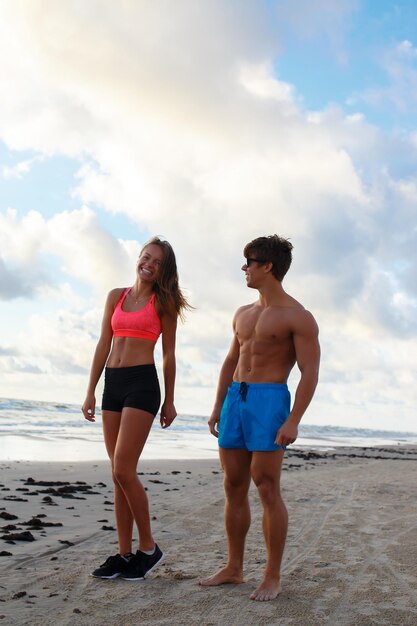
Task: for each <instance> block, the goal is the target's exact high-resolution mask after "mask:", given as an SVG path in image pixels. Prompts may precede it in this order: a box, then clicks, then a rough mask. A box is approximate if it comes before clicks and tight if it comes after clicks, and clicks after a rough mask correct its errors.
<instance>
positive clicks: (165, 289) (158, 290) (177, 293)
mask: <svg viewBox="0 0 417 626" xmlns="http://www.w3.org/2000/svg"><path fill="white" fill-rule="evenodd" d="M151 244H154V245H157V246H159V247H160V248H161V250H162V252H163V254H164V257H163V260H162V264H161V267H160V268H159V274H158V280H157V281H156V283H155V285H154V291H155V295H156V299H157V301H158V304H159V306H160V307H161V309H162V311H164V312H169V311H173V310H174V311H175V312H176V314H177V315H178V316H179V317H180V318H181V320H182V321H184V312H185V311H186V310H188V311H191V310H192V309H193V308H194V307H193V306H191V304H190V303H189V302H188V300H187V298H186V297H185V296H184V294H183V293H182V291H181V289H180V286H179V280H178V270H177V261H176V259H175V254H174V250H173V249H172V246H171V244H170V243H169V242H168V241H166V240H164V239H160V238H159V237H152V239H150V240H149V241H147V242H146V243H145V245H144V246H143V248H142V250H141V251H140V254H142V252H143V251H144V250H145V248H147V246H150V245H151Z"/></svg>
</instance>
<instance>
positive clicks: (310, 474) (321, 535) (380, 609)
mask: <svg viewBox="0 0 417 626" xmlns="http://www.w3.org/2000/svg"><path fill="white" fill-rule="evenodd" d="M0 467H1V486H0V500H1V501H0V515H1V518H0V526H1V529H2V532H1V545H0V554H1V555H2V556H1V558H0V572H1V583H0V622H1V623H3V624H11V625H19V626H20V625H22V624H32V625H37V624H39V625H41V624H42V625H48V624H51V625H52V624H60V625H61V624H62V625H64V624H68V625H71V626H73V625H74V626H76V625H87V624H88V625H103V626H107V625H109V626H110V625H113V624H121V625H123V626H129V625H132V626H133V625H137V624H152V625H155V626H156V625H167V626H182V625H184V626H185V625H194V624H195V625H197V624H199V625H204V626H214V625H220V624H221V625H225V626H229V625H230V626H238V625H250V624H254V625H259V626H264V625H265V626H266V625H268V626H269V625H272V624H280V625H285V626H287V625H293V624H294V625H298V624H299V625H303V626H319V625H321V624H330V625H331V626H345V625H348V624H352V625H353V624H356V625H363V626H365V625H371V624H386V625H388V626H396V625H398V626H399V625H410V626H411V625H414V624H415V623H417V591H416V589H417V542H416V536H417V532H416V530H417V515H416V501H417V498H416V495H417V486H416V478H415V477H416V467H417V447H415V446H394V447H384V448H376V447H373V448H357V447H355V448H337V449H335V450H328V451H309V450H305V449H301V448H297V447H294V448H292V449H289V450H288V451H287V454H286V458H285V461H284V469H283V475H282V491H283V495H284V498H285V501H286V504H287V508H288V511H289V517H290V525H289V533H288V539H287V545H286V551H285V554H284V561H283V568H282V584H283V592H282V594H281V595H280V596H279V597H278V598H277V599H276V600H274V601H272V602H265V603H259V602H254V601H252V600H250V599H249V595H250V593H251V591H252V590H253V589H254V588H255V587H256V586H257V584H258V583H259V581H260V577H261V573H262V569H263V566H264V563H265V551H264V545H263V538H262V533H261V507H260V505H259V502H258V498H257V492H256V489H255V488H254V487H253V486H252V487H251V492H250V498H251V507H252V526H251V529H250V531H249V534H248V538H247V547H246V556H245V560H246V561H245V562H246V566H245V582H244V583H243V584H241V585H227V586H222V587H212V588H207V587H199V586H198V584H197V583H198V580H199V579H200V578H204V577H206V576H208V575H210V574H212V573H213V572H214V571H216V570H217V569H219V568H220V567H221V566H222V565H223V564H224V563H225V550H226V545H225V537H224V528H223V504H224V497H223V485H222V481H223V475H222V471H221V468H220V466H219V462H218V460H217V459H203V460H196V459H191V460H181V461H180V460H174V459H168V460H163V461H159V460H154V459H152V460H146V461H144V462H141V463H140V465H139V467H138V472H139V473H140V475H141V480H142V481H143V483H144V485H145V487H146V488H147V490H148V494H149V498H150V504H151V517H152V524H153V530H154V535H155V538H156V540H157V541H158V544H159V545H160V546H161V548H162V549H163V550H164V552H165V558H164V561H163V562H162V563H161V564H160V565H159V566H158V567H157V568H156V569H155V570H154V572H152V573H151V574H149V576H148V577H147V578H146V580H144V581H138V582H129V581H125V580H122V579H120V578H118V579H115V580H110V581H103V580H99V579H95V578H93V577H91V575H90V572H91V570H92V569H94V568H95V567H97V566H98V565H100V564H101V563H102V562H103V561H104V560H105V559H106V557H107V556H109V555H110V554H114V553H116V552H117V542H116V532H115V522H114V515H113V506H112V502H113V497H112V484H111V477H110V472H109V465H108V463H107V462H103V461H100V462H79V463H67V462H65V463H55V462H54V463H49V462H43V463H42V462H27V461H20V462H19V461H10V462H9V461H3V462H1V463H0ZM27 533H30V535H29V534H27ZM31 537H32V538H33V540H30V538H31ZM24 539H26V540H24ZM28 539H29V540H28Z"/></svg>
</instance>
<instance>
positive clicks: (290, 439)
mask: <svg viewBox="0 0 417 626" xmlns="http://www.w3.org/2000/svg"><path fill="white" fill-rule="evenodd" d="M297 436H298V425H297V424H294V423H293V422H290V421H289V420H288V419H287V421H286V422H284V423H283V425H282V426H281V428H280V429H279V431H278V432H277V436H276V437H275V442H274V443H276V444H277V445H278V446H289V445H290V444H291V443H294V441H295V440H296V439H297Z"/></svg>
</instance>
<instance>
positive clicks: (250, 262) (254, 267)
mask: <svg viewBox="0 0 417 626" xmlns="http://www.w3.org/2000/svg"><path fill="white" fill-rule="evenodd" d="M265 263H268V261H266V260H265V259H263V258H261V256H260V255H259V254H257V253H256V252H252V253H251V254H250V256H248V257H246V259H245V263H244V264H243V265H242V268H241V269H242V271H243V272H245V277H246V285H247V286H248V287H251V288H253V289H256V287H257V285H258V284H259V280H260V279H261V278H262V277H263V276H265V272H264V270H263V266H264V265H265Z"/></svg>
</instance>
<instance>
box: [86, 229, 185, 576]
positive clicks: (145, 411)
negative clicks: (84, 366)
mask: <svg viewBox="0 0 417 626" xmlns="http://www.w3.org/2000/svg"><path fill="white" fill-rule="evenodd" d="M189 308H191V307H190V306H189V304H188V302H187V300H186V298H185V297H184V295H183V294H182V292H181V289H180V287H179V284H178V273H177V265H176V261H175V255H174V251H173V250H172V248H171V246H170V244H169V243H168V242H167V241H162V240H161V239H159V238H158V237H153V238H152V239H151V240H150V241H149V242H148V243H147V244H145V246H144V247H143V249H142V251H141V253H140V256H139V259H138V262H137V266H136V280H135V283H134V285H133V286H132V287H130V288H126V289H113V290H112V291H110V293H109V295H108V297H107V301H106V305H105V309H104V316H103V322H102V327H101V335H100V339H99V341H98V344H97V347H96V350H95V353H94V358H93V363H92V366H91V373H90V381H89V385H88V390H87V395H86V398H85V401H84V404H83V406H82V409H81V410H82V412H83V414H84V417H85V418H86V419H87V420H89V421H91V422H94V421H95V406H96V399H95V388H96V386H97V383H98V381H99V378H100V376H101V373H102V371H103V368H104V366H106V369H105V385H104V392H103V401H102V421H103V432H104V441H105V445H106V449H107V453H108V455H109V457H110V460H111V464H112V471H113V481H114V507H115V516H116V525H117V533H118V540H119V553H118V554H116V555H115V556H110V557H109V558H108V559H107V560H106V561H105V563H103V565H101V566H100V567H99V568H97V569H96V570H94V571H93V572H92V575H93V576H95V577H97V578H106V579H109V578H116V577H117V576H122V577H123V578H126V579H128V580H142V579H143V578H145V576H146V574H147V573H148V572H150V571H151V570H152V569H154V567H156V566H157V565H158V563H159V562H160V561H161V560H162V558H163V553H162V552H161V550H160V548H159V547H158V546H157V545H156V543H155V541H154V539H153V536H152V531H151V524H150V517H149V506H148V498H147V496H146V493H145V490H144V488H143V486H142V484H141V482H140V480H139V479H138V476H137V471H136V468H137V463H138V460H139V457H140V455H141V452H142V450H143V447H144V445H145V442H146V439H147V437H148V435H149V431H150V429H151V426H152V422H153V420H154V417H155V415H156V414H157V412H158V409H159V405H160V401H161V394H160V389H159V382H158V377H157V373H156V368H155V363H154V348H155V344H156V342H157V339H158V337H159V335H160V334H162V352H163V376H164V383H165V399H164V402H163V404H162V407H161V411H160V416H161V419H160V422H161V426H162V428H167V427H168V426H170V424H172V422H173V420H174V419H175V417H176V415H177V412H176V410H175V406H174V382H175V335H176V327H177V318H178V316H180V317H181V318H182V316H183V312H184V310H185V309H189ZM133 521H135V523H136V526H137V528H138V532H139V550H137V552H136V554H132V532H133Z"/></svg>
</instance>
